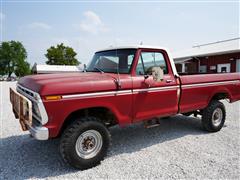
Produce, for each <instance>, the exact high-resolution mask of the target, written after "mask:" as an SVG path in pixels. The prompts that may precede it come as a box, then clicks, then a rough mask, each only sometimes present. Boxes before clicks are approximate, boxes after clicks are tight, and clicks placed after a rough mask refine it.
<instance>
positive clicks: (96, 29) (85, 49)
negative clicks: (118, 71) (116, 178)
mask: <svg viewBox="0 0 240 180" xmlns="http://www.w3.org/2000/svg"><path fill="white" fill-rule="evenodd" d="M239 7H240V6H239V2H238V1H224V0H222V1H210V2H207V1H200V0H198V1H179V2H178V1H171V0H170V1H161V2H156V1H151V2H148V1H145V2H133V1H128V2H127V1H125V2H119V1H118V2H114V1H111V2H106V1H105V2H103V1H101V2H99V1H98V2H97V1H91V2H86V1H85V2H83V1H81V2H80V1H77V0H75V1H54V0H51V1H46V0H43V1H36V0H32V1H31V0H25V1H22V0H14V1H13V0H1V10H0V21H1V27H2V28H1V35H2V36H1V41H10V40H16V41H20V42H22V43H23V45H24V46H25V48H26V50H27V52H28V57H27V60H28V61H29V62H30V63H31V64H32V65H33V64H34V63H35V62H36V63H38V64H44V63H45V61H46V58H45V55H44V54H46V50H47V49H48V48H49V47H50V46H55V45H57V44H59V43H64V44H65V45H67V46H71V47H73V48H74V50H75V51H76V52H77V59H78V60H79V61H80V62H82V63H88V62H89V60H91V58H92V55H93V53H94V52H95V51H97V50H98V49H103V48H106V47H109V46H117V45H118V46H120V45H133V44H140V43H141V42H142V43H143V44H145V45H155V46H163V47H167V48H168V49H170V50H171V51H175V52H176V51H181V50H184V49H188V48H191V47H192V46H193V45H199V44H205V43H208V42H215V41H219V40H225V39H230V38H235V37H239V36H240V34H239V16H240V15H239Z"/></svg>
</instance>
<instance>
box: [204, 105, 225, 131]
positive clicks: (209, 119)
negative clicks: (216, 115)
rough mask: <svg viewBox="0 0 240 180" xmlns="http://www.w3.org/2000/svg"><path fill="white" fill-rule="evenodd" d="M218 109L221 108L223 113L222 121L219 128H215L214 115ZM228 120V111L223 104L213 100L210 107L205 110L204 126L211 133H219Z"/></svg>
mask: <svg viewBox="0 0 240 180" xmlns="http://www.w3.org/2000/svg"><path fill="white" fill-rule="evenodd" d="M216 108H220V109H221V110H222V113H223V117H222V121H221V123H220V124H219V126H214V125H213V123H212V114H213V112H214V110H215V109H216ZM225 118H226V110H225V106H224V104H223V103H221V102H219V101H217V100H213V101H211V102H210V103H209V105H208V106H207V107H206V108H205V109H204V110H203V115H202V126H203V129H204V130H206V131H209V132H217V131H220V130H221V128H222V127H223V125H224V123H225Z"/></svg>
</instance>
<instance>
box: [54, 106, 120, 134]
mask: <svg viewBox="0 0 240 180" xmlns="http://www.w3.org/2000/svg"><path fill="white" fill-rule="evenodd" d="M86 116H94V117H97V118H99V119H101V121H102V122H103V123H104V124H105V125H106V126H108V127H109V126H113V125H116V124H117V118H116V116H115V115H114V113H113V112H112V111H111V110H109V109H108V108H105V107H93V108H86V109H79V110H77V111H74V112H72V113H71V114H70V115H69V116H68V117H67V118H66V119H65V121H64V123H63V125H62V127H61V130H60V132H59V135H61V134H62V132H63V131H64V130H65V129H66V128H67V127H68V125H70V124H71V123H72V122H73V121H74V120H75V119H76V118H79V117H86Z"/></svg>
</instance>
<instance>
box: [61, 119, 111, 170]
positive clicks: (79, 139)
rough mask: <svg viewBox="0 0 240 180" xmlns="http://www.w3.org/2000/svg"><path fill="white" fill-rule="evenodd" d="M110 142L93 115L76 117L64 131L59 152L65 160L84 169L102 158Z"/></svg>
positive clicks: (105, 131) (106, 133)
mask: <svg viewBox="0 0 240 180" xmlns="http://www.w3.org/2000/svg"><path fill="white" fill-rule="evenodd" d="M109 143H110V134H109V132H108V130H107V128H106V127H105V126H104V124H103V123H101V121H100V120H99V119H97V118H95V117H85V118H80V119H76V120H75V121H74V122H73V124H71V125H70V126H69V127H68V128H67V129H66V130H65V131H64V134H63V136H62V139H61V142H60V152H61V155H62V157H63V159H64V161H65V162H67V163H68V164H70V165H71V166H73V167H75V168H78V169H81V170H84V169H88V168H91V167H93V166H96V165H98V164H99V163H100V161H101V160H103V159H104V157H105V155H106V153H107V150H108V147H109Z"/></svg>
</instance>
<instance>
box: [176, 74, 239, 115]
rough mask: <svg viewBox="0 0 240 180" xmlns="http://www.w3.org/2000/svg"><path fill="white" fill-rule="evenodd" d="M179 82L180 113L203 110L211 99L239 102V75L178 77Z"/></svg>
mask: <svg viewBox="0 0 240 180" xmlns="http://www.w3.org/2000/svg"><path fill="white" fill-rule="evenodd" d="M180 80H181V89H182V91H181V99H180V106H179V107H180V112H190V111H194V110H196V109H203V108H205V107H206V106H207V105H208V103H209V101H210V100H211V99H212V98H213V97H216V98H218V96H225V97H226V98H227V99H229V101H230V102H235V101H237V100H240V73H224V74H194V75H180Z"/></svg>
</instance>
